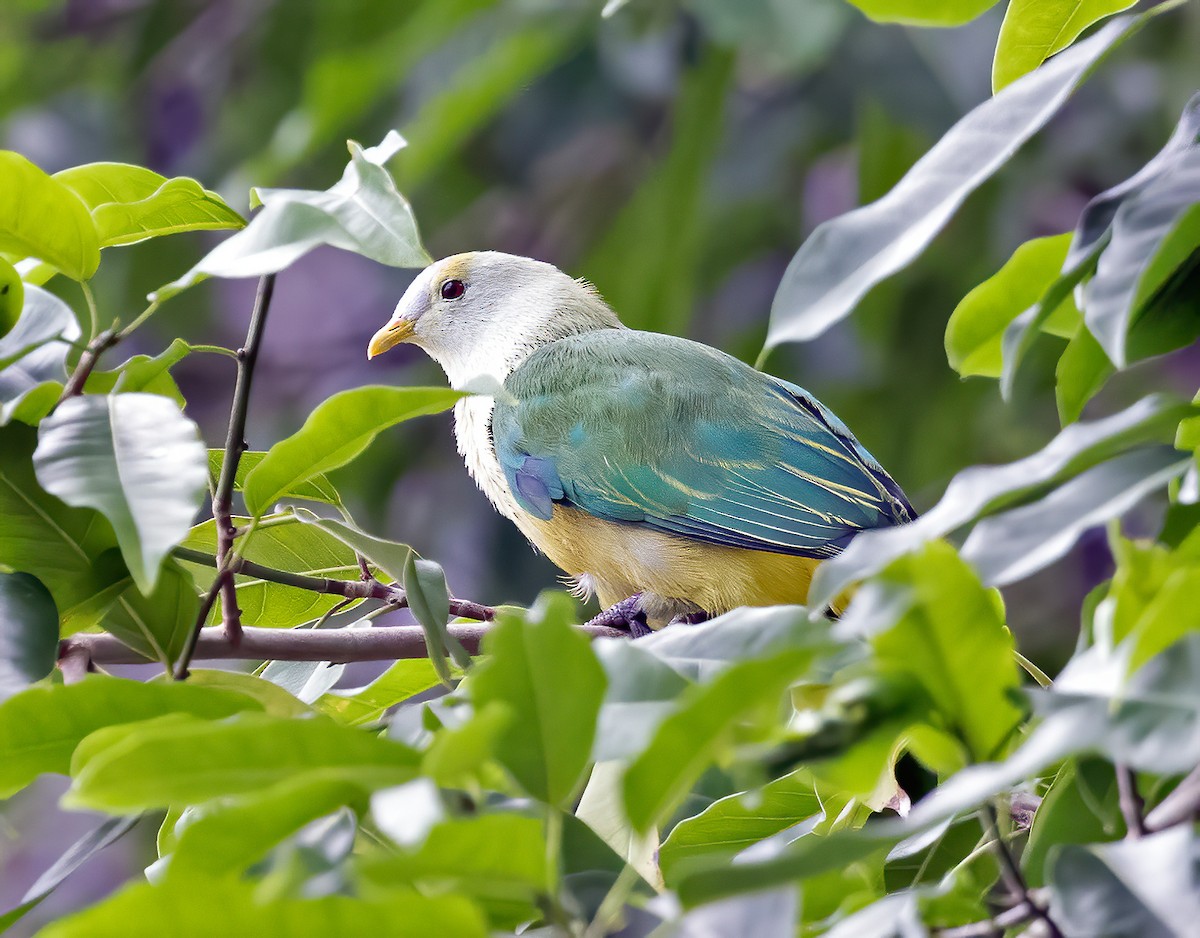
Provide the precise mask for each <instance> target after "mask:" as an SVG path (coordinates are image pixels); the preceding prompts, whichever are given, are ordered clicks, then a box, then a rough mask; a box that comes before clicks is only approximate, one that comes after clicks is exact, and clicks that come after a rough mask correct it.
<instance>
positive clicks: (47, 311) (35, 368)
mask: <svg viewBox="0 0 1200 938" xmlns="http://www.w3.org/2000/svg"><path fill="white" fill-rule="evenodd" d="M79 335H80V332H79V324H78V323H77V322H76V321H75V314H74V313H72V312H71V307H69V306H67V304H66V303H64V302H63V301H62V300H60V299H59V298H58V297H57V296H55V295H54V294H52V293H47V292H46V291H45V290H43V289H42V288H41V287H35V286H32V285H27V286H26V287H25V305H24V308H23V309H22V310H21V318H20V319H19V320H17V324H16V325H15V326H14V327H13V328H12V329H11V330H10V331H9V332H8V334H7V335H5V336H4V337H3V338H0V425H3V424H6V423H8V422H9V421H10V420H12V419H13V418H14V417H15V418H16V419H19V420H25V422H29V423H36V422H37V421H38V420H40V419H41V418H42V417H44V416H45V415H46V413H48V412H49V410H50V408H51V406H53V404H54V402H55V401H57V400H58V396H59V393H60V392H61V391H62V381H63V379H64V378H65V377H66V361H67V353H68V352H69V351H70V346H69V345H68V344H67V343H69V342H74V341H75V340H76V339H78V338H79ZM59 340H61V341H59ZM38 389H45V390H44V392H43V393H41V394H40V395H39V397H41V398H42V399H43V400H45V399H48V400H46V402H45V403H44V404H41V405H40V406H39V407H37V408H36V409H35V410H33V411H32V412H30V411H29V408H28V406H26V407H25V408H24V409H18V408H20V407H21V403H22V400H26V401H27V405H28V403H35V402H33V401H29V400H28V399H29V397H30V396H31V395H34V394H36V393H37V391H38ZM39 403H40V402H39Z"/></svg>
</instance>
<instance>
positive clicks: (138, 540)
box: [33, 393, 208, 594]
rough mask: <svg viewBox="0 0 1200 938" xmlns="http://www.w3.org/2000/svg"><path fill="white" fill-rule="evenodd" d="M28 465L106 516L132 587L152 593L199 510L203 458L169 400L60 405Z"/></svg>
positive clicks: (45, 482)
mask: <svg viewBox="0 0 1200 938" xmlns="http://www.w3.org/2000/svg"><path fill="white" fill-rule="evenodd" d="M33 463H34V470H35V471H36V473H37V477H38V481H39V482H40V483H41V484H42V487H43V488H45V489H46V491H48V492H50V493H51V494H52V495H57V496H58V497H59V498H61V499H62V500H63V501H64V502H66V503H67V504H68V505H73V506H75V507H88V508H95V509H96V510H97V511H99V512H101V513H102V514H103V515H104V516H105V517H106V518H108V520H109V522H111V524H112V526H113V530H114V531H115V532H116V535H117V543H118V544H119V545H120V547H121V553H122V554H123V555H124V557H125V563H126V564H127V565H128V567H129V571H130V573H132V574H133V578H134V582H136V583H137V586H138V589H140V590H141V591H142V593H143V594H149V593H150V592H151V591H152V590H153V589H154V584H155V582H156V581H157V579H158V572H159V568H160V566H161V565H162V561H163V558H164V557H165V556H166V555H167V553H168V552H169V551H170V550H171V548H172V547H174V546H175V545H176V544H178V543H179V542H180V541H181V540H183V538H184V537H185V536H186V535H187V532H188V528H189V527H190V526H191V523H192V519H193V517H194V516H195V514H196V511H197V510H198V509H199V507H200V502H201V500H202V498H203V497H204V489H205V480H206V478H207V466H208V455H207V451H206V450H205V448H204V444H203V443H202V442H201V441H200V436H199V431H198V430H197V428H196V425H195V424H194V423H193V422H192V421H191V420H189V419H188V418H187V417H185V416H184V415H183V412H182V411H181V410H180V409H179V405H178V404H176V403H175V402H174V401H172V400H169V399H168V398H165V397H159V396H158V395H156V394H140V393H139V394H119V395H115V396H111V397H100V396H92V395H88V396H83V397H73V398H69V399H68V400H66V401H63V403H62V404H61V405H60V406H59V408H58V409H57V410H56V411H55V412H54V414H53V415H52V416H51V417H48V418H47V419H46V420H44V421H43V422H42V424H41V426H40V427H39V430H38V447H37V451H36V452H35V453H34V455H33Z"/></svg>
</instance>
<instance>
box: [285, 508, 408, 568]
mask: <svg viewBox="0 0 1200 938" xmlns="http://www.w3.org/2000/svg"><path fill="white" fill-rule="evenodd" d="M293 513H294V514H295V516H296V518H298V519H299V520H300V521H302V522H304V524H308V525H312V526H313V527H314V528H320V529H321V530H322V531H324V532H325V533H326V534H328V535H329V536H331V537H333V538H334V539H336V540H338V541H341V542H342V543H343V544H345V545H346V546H347V547H349V548H350V549H351V550H353V551H355V552H356V553H359V554H362V556H364V557H365V558H366V559H367V560H369V561H370V562H371V563H372V564H374V565H375V566H376V567H378V568H379V571H380V572H381V573H383V574H384V575H385V576H387V577H389V578H390V579H391V580H392V581H393V582H395V583H403V582H404V576H405V570H406V569H407V568H408V564H409V562H410V561H411V559H412V557H413V549H412V548H411V547H409V546H408V545H407V544H401V543H399V542H397V541H389V540H388V539H387V538H383V537H376V536H375V535H374V534H368V533H367V532H366V531H360V530H359V529H358V528H356V527H354V526H353V525H351V524H347V523H346V522H344V521H338V520H337V519H335V518H319V517H317V516H316V515H315V514H313V513H312V512H311V511H306V510H305V509H303V508H296V509H293Z"/></svg>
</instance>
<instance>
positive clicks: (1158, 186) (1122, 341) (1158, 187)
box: [1083, 95, 1200, 368]
mask: <svg viewBox="0 0 1200 938" xmlns="http://www.w3.org/2000/svg"><path fill="white" fill-rule="evenodd" d="M1189 107H1190V108H1191V109H1193V110H1194V111H1195V112H1196V116H1195V117H1193V118H1192V120H1200V95H1198V96H1197V97H1196V98H1195V99H1194V101H1193V103H1192V104H1191V105H1189ZM1186 120H1187V117H1186V116H1185V121H1186ZM1198 203H1200V143H1197V145H1194V146H1192V147H1191V148H1189V149H1186V150H1184V151H1183V152H1181V153H1179V154H1178V155H1177V156H1175V157H1174V158H1173V159H1171V160H1170V161H1169V162H1168V163H1167V164H1166V165H1165V166H1164V167H1163V168H1162V170H1161V172H1160V174H1159V175H1158V176H1157V177H1156V178H1155V179H1154V180H1153V181H1151V182H1150V183H1149V184H1148V185H1146V187H1145V188H1144V189H1143V190H1142V191H1140V192H1138V193H1136V194H1135V195H1133V196H1131V197H1130V198H1128V199H1126V200H1125V201H1124V202H1123V203H1122V204H1121V207H1120V208H1119V209H1117V213H1116V216H1115V217H1114V218H1113V224H1112V240H1111V241H1110V242H1109V245H1108V247H1107V248H1105V249H1104V252H1103V253H1102V254H1101V255H1100V259H1099V261H1098V263H1097V265H1096V274H1095V276H1094V277H1093V278H1092V279H1091V280H1090V281H1089V282H1088V284H1087V285H1086V286H1085V287H1084V300H1083V317H1084V321H1085V322H1086V323H1087V325H1088V328H1089V329H1090V330H1091V331H1092V334H1093V335H1095V336H1096V338H1097V339H1098V340H1099V342H1100V344H1101V345H1102V346H1103V347H1104V350H1105V352H1107V353H1108V357H1109V358H1110V359H1112V361H1113V363H1114V364H1116V365H1117V367H1119V368H1121V367H1124V366H1125V364H1126V361H1127V354H1128V353H1127V344H1128V339H1129V336H1128V333H1129V331H1130V329H1131V327H1133V326H1134V325H1135V323H1136V322H1137V317H1138V314H1139V313H1140V310H1138V309H1136V308H1135V306H1134V301H1135V299H1136V298H1137V296H1138V294H1139V284H1140V281H1141V278H1142V275H1143V272H1145V271H1146V270H1147V268H1148V266H1149V264H1150V262H1151V260H1152V259H1153V258H1154V256H1155V255H1156V254H1157V253H1158V250H1159V247H1160V245H1161V244H1162V243H1163V242H1164V241H1165V240H1166V238H1167V237H1168V236H1169V235H1170V234H1171V233H1172V231H1174V230H1175V229H1176V227H1177V225H1178V224H1179V223H1180V222H1181V221H1182V220H1183V219H1184V217H1185V216H1186V214H1187V213H1188V211H1189V210H1190V209H1192V208H1193V207H1194V206H1195V205H1197V204H1198ZM1191 247H1192V249H1193V250H1194V249H1195V248H1196V247H1200V245H1195V244H1193V245H1191ZM1187 253H1188V255H1190V253H1191V251H1188V252H1187ZM1190 338H1194V330H1188V331H1187V332H1186V333H1185V334H1184V338H1183V340H1182V341H1185V342H1186V341H1187V340H1188V339H1190ZM1172 344H1173V345H1177V344H1179V343H1178V342H1176V343H1172ZM1156 351H1158V350H1156Z"/></svg>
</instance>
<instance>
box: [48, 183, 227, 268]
mask: <svg viewBox="0 0 1200 938" xmlns="http://www.w3.org/2000/svg"><path fill="white" fill-rule="evenodd" d="M53 178H54V180H55V181H56V182H58V183H61V184H62V185H64V186H66V187H67V188H68V189H70V190H71V191H72V192H73V193H75V195H77V196H78V197H79V199H80V200H81V201H82V202H83V204H84V205H85V206H87V209H88V212H90V213H91V216H92V222H93V224H94V225H95V228H96V234H97V236H98V237H99V239H100V247H102V248H104V247H109V246H112V245H117V244H135V243H136V242H138V241H145V240H146V239H147V238H158V237H161V236H163V235H169V234H176V233H178V232H181V231H203V230H209V229H214V228H241V227H243V226H244V225H245V224H246V221H245V219H243V218H242V216H241V215H239V214H238V213H237V212H235V211H234V210H233V209H231V208H230V207H229V206H228V205H226V204H225V201H224V200H223V199H222V198H221V197H220V196H219V195H217V193H215V192H210V191H209V190H207V189H205V188H204V187H203V186H201V185H200V183H198V182H196V180H195V179H189V178H188V177H186V176H179V177H176V178H175V179H168V178H167V177H166V176H160V175H159V174H158V173H156V172H153V171H152V170H149V169H145V168H144V167H141V166H132V165H130V164H128V163H87V164H85V165H83V166H72V167H71V168H70V169H64V170H62V171H61V172H58V173H55V174H54V176H53Z"/></svg>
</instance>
